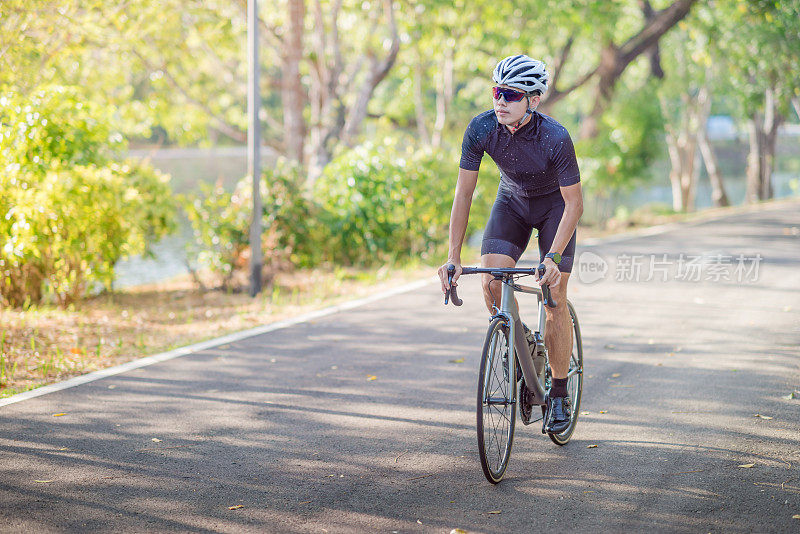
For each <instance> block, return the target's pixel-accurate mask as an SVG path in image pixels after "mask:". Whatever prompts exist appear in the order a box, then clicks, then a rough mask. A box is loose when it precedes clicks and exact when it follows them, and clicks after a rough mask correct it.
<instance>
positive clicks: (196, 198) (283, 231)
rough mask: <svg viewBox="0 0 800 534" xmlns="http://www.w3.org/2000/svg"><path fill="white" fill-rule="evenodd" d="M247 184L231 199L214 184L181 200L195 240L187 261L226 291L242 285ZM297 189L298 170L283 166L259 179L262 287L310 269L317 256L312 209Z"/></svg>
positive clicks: (249, 199) (249, 191)
mask: <svg viewBox="0 0 800 534" xmlns="http://www.w3.org/2000/svg"><path fill="white" fill-rule="evenodd" d="M252 183H253V182H252V179H251V177H249V176H246V177H245V178H243V179H242V180H240V181H239V182H238V183H237V185H236V188H235V189H234V191H233V193H229V192H226V191H225V190H224V189H223V188H222V186H221V185H220V184H217V185H215V186H211V185H207V184H203V185H201V193H200V194H196V195H186V196H184V197H182V202H183V206H184V210H185V211H186V214H187V216H188V218H189V221H190V222H191V225H192V229H193V231H194V238H195V239H194V242H193V243H190V244H189V247H188V252H189V255H190V256H193V257H195V258H196V263H197V265H198V266H202V267H208V268H210V269H211V270H212V271H213V272H214V273H215V274H216V275H217V276H218V277H219V278H220V283H221V285H222V288H223V289H226V290H234V289H238V288H240V287H242V286H243V285H245V284H246V283H247V279H248V278H247V269H248V266H249V259H250V233H249V230H250V222H251V213H252V205H253V196H252ZM301 183H302V180H301V177H300V169H299V168H298V167H297V166H295V165H292V164H290V163H288V162H287V161H285V160H280V161H278V163H277V164H276V166H275V167H274V168H272V169H267V170H265V171H264V173H263V174H262V179H261V199H262V202H263V212H262V229H263V233H262V243H261V246H262V252H263V256H264V261H263V271H262V279H263V282H264V283H269V281H270V280H271V279H272V277H273V276H274V274H275V273H277V272H279V271H282V270H287V269H290V268H291V267H293V266H308V265H313V264H314V263H315V258H316V257H318V256H319V253H318V251H317V247H316V246H315V242H314V236H313V235H312V231H311V229H312V228H314V227H316V217H315V211H316V209H315V206H314V204H313V203H312V202H310V201H309V200H306V199H305V198H304V197H303V195H302V191H301V188H300V184H301ZM237 273H238V274H239V276H238V277H237Z"/></svg>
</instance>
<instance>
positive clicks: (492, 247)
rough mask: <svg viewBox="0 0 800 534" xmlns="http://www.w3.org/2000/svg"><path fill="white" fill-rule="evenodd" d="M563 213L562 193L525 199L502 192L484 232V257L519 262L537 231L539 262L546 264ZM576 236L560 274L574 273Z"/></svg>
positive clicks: (571, 240)
mask: <svg viewBox="0 0 800 534" xmlns="http://www.w3.org/2000/svg"><path fill="white" fill-rule="evenodd" d="M563 213H564V197H562V196H561V190H559V189H556V190H555V191H553V192H552V193H548V194H546V195H541V196H536V197H530V198H525V197H521V196H519V195H515V194H514V193H512V192H510V191H508V190H507V189H503V188H502V187H501V188H499V189H498V190H497V199H496V200H495V202H494V206H493V207H492V213H491V215H489V222H487V223H486V229H485V230H484V232H483V243H482V245H481V255H483V254H505V255H506V256H511V257H512V258H514V261H515V262H517V261H519V257H520V256H522V253H523V252H525V248H526V247H527V246H528V241H529V240H530V238H531V232H532V231H533V229H534V228H536V229H537V230H538V232H539V239H538V241H539V261H540V262H542V261H544V255H545V254H547V253H548V252H549V251H550V246H551V245H552V244H553V239H555V237H556V230H558V224H559V223H560V222H561V216H562V215H563ZM576 233H577V232H573V234H572V237H571V238H570V240H569V243H567V248H566V249H564V251H563V252H562V253H561V263H559V264H558V270H559V271H561V272H562V273H569V272H572V261H573V259H574V257H575V239H576Z"/></svg>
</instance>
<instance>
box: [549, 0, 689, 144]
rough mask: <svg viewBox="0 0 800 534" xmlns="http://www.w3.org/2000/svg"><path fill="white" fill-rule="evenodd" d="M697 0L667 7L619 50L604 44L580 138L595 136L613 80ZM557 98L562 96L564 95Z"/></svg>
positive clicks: (678, 2) (656, 41) (606, 104)
mask: <svg viewBox="0 0 800 534" xmlns="http://www.w3.org/2000/svg"><path fill="white" fill-rule="evenodd" d="M696 1H697V0H676V1H675V2H673V3H672V4H671V5H670V6H669V7H667V8H666V9H663V10H661V11H659V12H658V13H657V14H655V15H654V16H653V17H652V18H650V19H649V21H648V22H647V24H646V25H645V27H644V28H643V29H642V30H641V31H640V32H639V33H638V34H636V35H635V36H633V37H631V38H630V39H628V40H627V41H626V42H625V43H623V44H622V45H621V46H616V45H615V44H614V43H613V42H608V43H606V45H605V46H604V47H603V50H602V51H601V53H600V64H599V65H598V67H597V70H596V71H595V73H596V75H597V76H598V81H597V86H596V87H595V90H594V95H593V96H592V98H591V100H592V102H594V104H593V106H592V111H591V112H590V113H589V116H588V117H586V119H584V121H583V124H582V125H581V130H580V137H581V139H587V138H592V137H595V136H596V135H597V133H598V129H599V127H598V124H599V122H600V117H601V116H602V114H603V112H604V111H605V110H606V108H607V107H608V105H609V103H610V102H611V98H612V97H613V95H614V89H615V86H616V84H617V80H618V79H619V77H620V76H622V73H623V72H625V69H626V68H627V67H628V65H630V63H631V62H632V61H633V60H634V59H636V58H637V57H638V56H639V55H640V54H642V53H644V52H646V51H648V50H650V49H651V48H652V47H653V46H654V45H656V44H657V43H658V40H659V39H660V38H661V36H662V35H664V34H665V33H666V32H667V31H668V30H669V29H670V28H672V27H673V26H675V24H677V23H678V22H679V21H680V20H682V19H683V18H684V17H685V16H686V15H687V14H688V13H689V10H690V9H691V7H692V4H694V3H695V2H696ZM558 96H559V97H562V98H563V96H566V95H565V94H564V93H561V94H559V95H558Z"/></svg>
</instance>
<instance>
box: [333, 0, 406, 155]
mask: <svg viewBox="0 0 800 534" xmlns="http://www.w3.org/2000/svg"><path fill="white" fill-rule="evenodd" d="M384 12H385V13H386V18H387V19H388V20H389V29H390V31H391V35H392V37H391V43H390V45H389V51H388V53H387V54H386V57H384V58H383V59H382V60H379V59H378V57H377V55H376V53H375V51H369V52H368V54H367V55H368V57H369V72H368V73H367V79H366V80H365V81H364V84H363V85H362V86H361V90H360V91H359V93H358V96H356V101H355V103H354V104H353V107H351V108H350V110H349V113H348V114H347V120H346V121H345V124H344V130H343V131H342V135H341V139H342V141H344V142H345V143H346V144H347V145H352V144H353V142H354V141H355V138H356V136H357V135H358V133H359V131H360V130H361V123H363V122H364V119H366V118H367V106H368V104H369V100H370V98H372V94H373V93H374V92H375V88H376V87H377V86H378V84H379V83H381V82H382V81H383V79H384V78H386V75H387V74H389V71H390V70H391V69H392V67H393V66H394V63H395V61H396V60H397V53H398V52H399V51H400V35H399V33H398V31H397V21H396V20H395V16H394V2H393V0H384Z"/></svg>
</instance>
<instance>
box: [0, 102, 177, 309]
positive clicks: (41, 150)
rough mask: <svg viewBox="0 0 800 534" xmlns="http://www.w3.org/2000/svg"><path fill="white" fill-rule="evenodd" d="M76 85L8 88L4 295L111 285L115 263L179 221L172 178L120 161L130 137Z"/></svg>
mask: <svg viewBox="0 0 800 534" xmlns="http://www.w3.org/2000/svg"><path fill="white" fill-rule="evenodd" d="M77 94H78V93H77V91H76V90H75V89H70V88H59V87H56V88H46V89H40V90H37V91H35V92H34V93H33V95H32V96H31V97H30V99H25V98H23V97H20V96H19V95H14V94H11V93H8V94H4V95H2V96H0V102H2V103H3V107H2V108H0V109H1V110H2V111H1V112H0V169H2V170H3V172H2V173H0V191H2V195H1V196H0V302H1V303H2V304H3V305H6V306H9V305H10V306H26V305H28V304H34V303H38V302H40V301H42V300H43V299H45V298H50V299H52V300H54V301H56V302H57V303H59V304H60V305H62V306H65V305H67V304H69V303H71V302H73V301H75V300H76V299H79V298H81V297H82V296H83V295H84V294H85V292H86V291H87V290H89V289H92V288H94V286H95V285H97V284H102V285H103V286H105V287H106V288H110V286H111V282H112V281H113V279H114V264H115V263H116V262H117V260H119V259H120V258H122V257H123V256H126V255H130V254H139V253H142V252H145V251H146V249H147V243H148V241H150V240H152V239H156V238H159V237H162V236H164V235H166V234H167V233H168V232H170V231H172V230H174V228H175V224H174V205H173V202H172V200H171V193H170V189H169V185H168V182H169V178H168V176H166V175H163V174H161V173H159V172H158V171H156V170H154V169H153V168H151V167H150V166H148V165H145V164H141V163H132V162H129V163H123V164H118V163H112V162H111V161H110V158H111V157H112V156H113V154H114V153H113V150H112V148H113V147H114V146H121V141H119V140H117V137H116V136H115V134H113V133H111V132H112V130H111V128H110V126H109V125H108V123H107V122H106V121H108V120H110V119H109V117H110V113H109V112H108V110H107V109H104V108H103V107H102V106H98V105H90V104H85V103H83V102H81V101H80V99H79V98H78V97H77Z"/></svg>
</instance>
